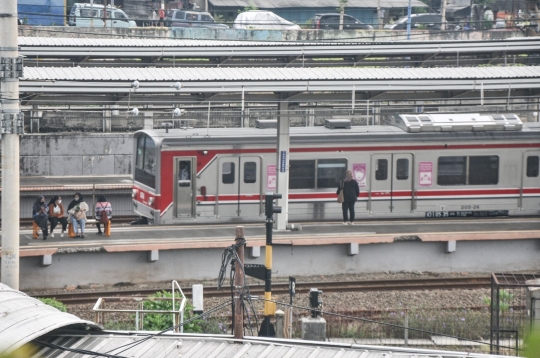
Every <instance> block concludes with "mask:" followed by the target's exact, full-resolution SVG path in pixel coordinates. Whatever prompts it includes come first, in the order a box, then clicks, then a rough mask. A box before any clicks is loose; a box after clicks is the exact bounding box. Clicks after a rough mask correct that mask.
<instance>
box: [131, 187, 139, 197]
mask: <svg viewBox="0 0 540 358" xmlns="http://www.w3.org/2000/svg"><path fill="white" fill-rule="evenodd" d="M138 193H139V191H138V190H137V189H133V190H132V191H131V197H132V198H133V199H135V198H136V197H137V194H138Z"/></svg>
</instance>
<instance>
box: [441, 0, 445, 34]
mask: <svg viewBox="0 0 540 358" xmlns="http://www.w3.org/2000/svg"><path fill="white" fill-rule="evenodd" d="M441 1H442V6H441V31H444V30H446V0H441Z"/></svg>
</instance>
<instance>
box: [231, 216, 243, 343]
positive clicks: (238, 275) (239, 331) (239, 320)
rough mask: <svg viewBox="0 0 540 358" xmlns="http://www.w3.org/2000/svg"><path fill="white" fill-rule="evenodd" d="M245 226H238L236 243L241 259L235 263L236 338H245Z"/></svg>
mask: <svg viewBox="0 0 540 358" xmlns="http://www.w3.org/2000/svg"><path fill="white" fill-rule="evenodd" d="M244 243H245V239H244V227H243V226H237V227H236V240H235V244H236V245H238V247H237V248H236V253H237V254H238V258H239V259H240V261H238V260H237V261H235V263H234V313H233V314H234V338H235V339H243V338H244V300H243V297H242V292H243V290H244V280H245V277H244V247H245V245H244Z"/></svg>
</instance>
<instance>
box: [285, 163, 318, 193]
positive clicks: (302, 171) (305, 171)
mask: <svg viewBox="0 0 540 358" xmlns="http://www.w3.org/2000/svg"><path fill="white" fill-rule="evenodd" d="M314 174H315V161H314V160H291V161H290V162H289V189H315V175H314Z"/></svg>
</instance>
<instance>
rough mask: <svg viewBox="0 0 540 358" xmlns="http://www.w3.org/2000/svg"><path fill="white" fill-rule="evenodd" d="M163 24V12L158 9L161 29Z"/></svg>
mask: <svg viewBox="0 0 540 358" xmlns="http://www.w3.org/2000/svg"><path fill="white" fill-rule="evenodd" d="M164 23H165V10H163V9H159V26H161V27H163V26H164Z"/></svg>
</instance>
